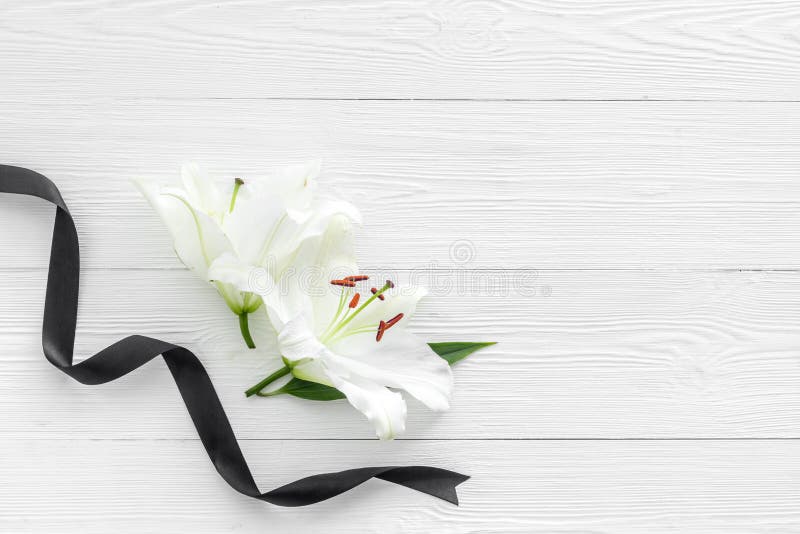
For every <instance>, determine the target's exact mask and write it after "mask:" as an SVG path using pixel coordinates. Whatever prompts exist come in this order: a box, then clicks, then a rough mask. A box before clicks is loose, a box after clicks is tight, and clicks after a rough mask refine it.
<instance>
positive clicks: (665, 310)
mask: <svg viewBox="0 0 800 534" xmlns="http://www.w3.org/2000/svg"><path fill="white" fill-rule="evenodd" d="M403 275H404V276H408V275H410V273H403ZM439 275H441V273H437V276H439ZM481 275H482V276H486V277H497V278H498V279H499V280H503V278H502V277H503V276H506V275H507V273H499V272H488V273H487V272H485V271H484V272H481ZM44 277H45V273H44V272H41V271H35V272H8V273H6V274H5V276H4V277H3V279H2V282H0V295H2V298H0V346H2V347H3V354H4V357H3V358H2V359H0V384H2V386H3V387H2V388H0V403H1V404H2V405H3V406H4V409H3V412H4V415H3V433H4V435H6V436H8V437H12V436H20V437H37V438H43V439H60V438H65V437H86V436H92V437H96V438H113V437H129V438H134V437H159V438H181V439H184V438H192V437H194V435H195V434H194V429H193V428H192V426H191V423H190V421H189V418H188V416H187V414H186V413H185V410H184V407H183V405H182V403H181V401H180V398H179V396H178V394H177V391H176V389H175V387H174V385H173V384H172V380H171V378H170V376H169V374H168V372H167V370H166V367H165V366H164V364H163V363H162V362H160V361H158V362H153V363H152V364H150V365H148V366H146V367H145V368H143V369H140V370H138V371H137V372H135V373H133V374H132V375H129V376H128V377H125V378H124V379H121V380H119V381H117V382H114V383H111V384H107V385H104V386H98V387H86V386H81V385H80V384H77V383H75V382H73V381H71V380H70V379H69V378H67V377H65V376H62V375H61V374H60V373H58V372H57V371H55V370H54V369H52V368H51V367H50V365H49V364H48V363H47V362H46V361H45V360H44V358H43V356H42V355H41V349H40V343H39V340H38V336H39V331H40V330H39V329H40V324H41V323H40V321H41V306H42V302H43V287H44ZM84 278H85V279H84V286H83V290H82V293H81V310H80V319H79V331H78V338H77V347H78V350H77V354H79V355H81V357H83V356H85V355H88V354H90V353H93V352H95V351H97V350H100V349H101V348H103V347H105V346H106V345H108V344H110V343H112V342H114V341H116V340H117V339H119V338H120V337H122V336H124V335H128V334H132V333H140V334H146V335H153V336H155V337H161V338H163V339H166V340H169V341H172V342H175V343H178V344H183V345H186V346H188V347H190V348H191V349H193V350H196V351H197V353H198V354H199V355H200V357H201V358H202V360H203V362H204V363H205V364H206V365H207V367H208V369H209V372H210V374H211V376H212V379H213V380H214V383H215V385H216V388H217V391H218V392H219V394H220V396H221V398H222V400H223V404H224V405H225V407H226V409H227V410H228V413H229V415H230V417H231V420H232V421H233V426H234V428H235V429H236V431H237V433H238V435H239V436H240V437H243V438H275V439H278V438H280V439H290V438H351V437H357V438H369V437H372V435H373V433H372V430H371V428H370V426H369V425H368V424H367V423H366V421H365V420H363V419H362V417H361V415H360V414H358V413H357V412H355V411H354V410H352V409H351V408H350V407H349V406H348V405H347V404H346V403H345V402H335V403H314V402H309V401H301V400H298V399H294V398H272V399H245V397H244V395H243V391H244V390H245V389H246V388H247V387H249V386H251V385H252V384H254V383H255V382H257V381H258V380H260V379H261V378H262V377H263V376H266V375H267V374H268V373H269V372H271V371H272V370H274V369H275V368H277V366H278V365H279V364H278V362H277V357H276V355H275V351H274V348H273V347H272V346H271V344H270V343H269V341H267V339H268V338H267V336H266V332H265V331H264V330H259V331H257V332H256V337H257V339H258V340H259V345H261V347H260V348H261V349H262V351H253V352H249V351H247V350H246V349H244V348H243V345H242V342H241V340H240V339H239V333H238V328H237V326H236V323H235V320H234V317H233V315H232V314H231V313H230V312H229V311H228V310H227V308H225V306H224V304H223V303H222V300H221V299H219V298H218V297H217V296H216V294H215V293H214V292H213V291H212V290H211V288H210V287H207V286H205V285H204V284H203V283H202V282H200V281H199V280H195V279H194V278H193V277H192V275H190V274H189V273H187V272H183V271H163V272H151V271H146V270H144V271H111V272H106V273H103V272H100V271H90V272H89V273H86V276H85V277H84ZM449 281H451V282H452V281H453V280H452V279H450V280H449ZM503 284H505V286H504V285H503ZM498 285H499V286H500V287H501V288H502V287H506V288H508V291H507V293H506V294H505V295H503V294H502V293H500V292H493V291H488V290H486V289H481V286H480V285H474V286H473V285H469V284H467V283H464V284H462V285H457V286H455V287H451V288H447V286H446V284H444V283H441V285H439V286H435V287H434V291H433V292H432V295H431V296H430V297H428V298H427V299H426V300H425V301H423V303H422V304H421V307H420V309H419V313H418V315H417V316H416V317H415V318H414V323H413V325H412V328H413V329H414V331H415V332H417V333H418V334H419V335H421V336H423V337H424V338H426V339H428V340H431V341H445V340H473V341H484V340H485V341H499V342H500V343H499V344H498V345H497V346H495V347H491V348H489V349H487V350H485V351H483V352H480V353H478V354H476V355H474V356H473V357H471V358H470V359H468V360H466V361H464V362H462V363H460V364H458V366H457V367H456V368H455V376H456V384H457V389H456V393H455V396H454V399H453V402H452V409H451V410H450V411H449V412H447V413H443V414H433V413H430V412H428V411H427V410H425V409H424V408H423V407H421V406H420V405H418V404H417V403H416V402H413V401H412V402H411V403H410V411H409V432H408V434H407V435H406V437H408V438H437V439H440V438H469V439H474V438H491V439H495V438H591V437H603V438H622V437H626V438H638V437H648V438H673V437H695V438H711V437H715V438H718V437H727V438H737V437H740V438H741V437H747V438H752V437H772V438H784V437H800V433H798V428H800V390H798V388H797V384H798V383H800V366H798V364H797V357H798V347H800V329H798V327H797V321H796V318H797V317H798V316H799V315H800V273H796V272H729V271H725V272H689V273H687V272H657V271H653V272H631V271H588V272H583V271H559V272H542V273H539V276H538V278H536V279H532V280H529V281H528V282H527V285H524V286H517V287H515V286H514V282H513V281H510V280H507V279H506V280H505V281H504V282H502V283H501V284H498ZM254 323H255V325H256V328H260V326H259V325H261V324H262V323H261V322H260V321H258V320H257V319H256V320H254Z"/></svg>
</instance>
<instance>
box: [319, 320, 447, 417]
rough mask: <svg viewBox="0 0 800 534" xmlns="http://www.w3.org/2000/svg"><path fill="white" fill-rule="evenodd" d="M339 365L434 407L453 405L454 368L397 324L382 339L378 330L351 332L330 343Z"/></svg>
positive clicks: (439, 409) (438, 408) (443, 408)
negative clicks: (395, 328) (361, 332)
mask: <svg viewBox="0 0 800 534" xmlns="http://www.w3.org/2000/svg"><path fill="white" fill-rule="evenodd" d="M331 352H332V354H333V356H332V358H333V359H334V361H335V363H336V364H337V365H338V366H339V368H347V369H348V370H349V371H350V372H351V373H353V374H357V375H359V376H361V377H363V378H365V379H367V380H370V381H372V382H375V383H378V384H381V385H384V386H388V387H392V388H397V389H403V390H405V391H407V392H408V393H409V394H410V395H412V396H414V397H415V398H416V399H417V400H419V401H420V402H422V403H423V404H424V405H425V406H427V407H428V408H430V409H431V410H435V411H443V410H447V409H448V408H449V407H450V395H451V394H452V391H453V372H452V370H451V369H450V366H449V365H448V364H447V362H446V361H445V360H443V359H442V358H440V357H439V356H438V355H437V354H436V353H435V352H433V350H431V348H430V347H429V346H428V344H427V343H425V342H424V341H422V340H421V339H420V338H418V337H417V336H415V335H413V334H411V333H410V332H407V331H403V330H399V331H395V330H394V328H392V329H391V330H389V331H388V332H386V334H385V336H384V338H383V339H382V340H381V342H380V343H377V342H376V341H375V334H374V333H373V334H358V335H354V336H350V337H348V338H346V339H344V340H342V341H340V342H339V343H337V344H336V345H333V346H332V347H331Z"/></svg>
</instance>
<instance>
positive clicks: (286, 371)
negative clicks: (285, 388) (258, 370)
mask: <svg viewBox="0 0 800 534" xmlns="http://www.w3.org/2000/svg"><path fill="white" fill-rule="evenodd" d="M291 372H292V371H291V369H289V367H287V366H283V367H282V368H281V369H278V370H277V371H275V372H274V373H272V374H271V375H269V376H268V377H267V378H265V379H264V380H262V381H261V382H259V383H258V384H256V385H255V386H253V387H251V388H250V389H248V390H247V391H245V392H244V394H245V396H247V397H252V396H253V395H256V394H259V393H260V391H261V390H262V389H264V388H265V387H267V386H268V385H270V384H272V383H273V382H275V381H276V380H277V379H279V378H280V377H282V376H286V375H288V374H289V373H291ZM262 396H264V395H262Z"/></svg>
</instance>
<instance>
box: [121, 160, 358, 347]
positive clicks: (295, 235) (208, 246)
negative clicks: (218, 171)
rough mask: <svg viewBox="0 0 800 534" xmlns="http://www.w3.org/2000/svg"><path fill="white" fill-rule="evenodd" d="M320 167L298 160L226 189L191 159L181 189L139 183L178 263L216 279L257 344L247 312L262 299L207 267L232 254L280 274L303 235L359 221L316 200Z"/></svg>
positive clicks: (349, 211) (344, 208)
mask: <svg viewBox="0 0 800 534" xmlns="http://www.w3.org/2000/svg"><path fill="white" fill-rule="evenodd" d="M319 171H320V165H319V162H311V163H308V164H304V165H293V166H289V167H284V168H282V169H279V170H278V171H276V172H274V173H273V174H271V175H269V176H267V177H263V178H255V179H248V180H247V181H244V180H242V179H240V178H236V179H235V180H231V182H230V185H229V187H228V188H226V189H225V190H222V189H220V188H219V187H218V186H217V184H216V183H215V182H214V181H212V180H211V179H210V178H209V177H208V176H207V175H206V174H205V173H204V172H203V171H202V170H200V168H199V167H198V166H197V165H195V164H186V165H184V166H183V168H182V169H181V178H182V184H181V185H182V187H180V186H177V185H164V184H157V183H154V182H151V181H144V180H138V181H136V182H135V183H136V185H137V187H138V188H139V190H140V191H141V193H142V194H143V195H144V196H145V198H146V199H147V200H148V201H149V202H150V204H151V205H152V206H153V208H154V209H155V210H156V212H157V213H158V215H159V216H160V217H161V219H162V221H163V222H164V224H165V225H166V227H167V229H168V230H169V232H170V234H171V235H172V238H173V242H174V247H175V252H176V253H177V255H178V257H179V258H180V260H181V261H182V262H183V263H184V264H185V265H186V266H187V267H188V268H189V269H191V270H192V271H194V272H195V274H197V276H199V277H200V278H202V279H203V280H206V281H209V282H212V283H213V284H214V285H215V286H216V288H217V291H218V292H219V294H220V295H222V297H223V298H224V299H225V302H226V303H227V305H228V307H229V308H230V309H231V311H233V313H235V314H236V315H238V316H239V321H240V327H241V329H242V335H243V337H244V338H245V341H246V342H247V344H248V346H250V347H251V348H252V347H253V346H254V345H253V342H252V338H251V337H250V333H249V328H248V323H247V316H248V314H249V313H252V312H254V311H255V310H256V309H258V308H259V306H261V299H260V298H259V296H258V295H254V294H252V293H251V292H249V291H240V290H239V289H238V288H237V287H235V286H233V285H230V284H226V283H223V282H220V281H215V280H214V279H213V277H211V276H209V273H208V269H209V267H210V266H211V264H212V263H213V262H214V260H216V259H217V258H218V257H220V256H222V255H223V254H227V255H233V256H234V257H236V258H237V259H238V261H240V262H242V263H243V264H247V265H253V266H258V267H262V268H267V269H269V270H270V271H276V272H280V271H281V270H282V269H284V268H285V267H286V265H288V264H289V263H290V262H291V261H292V258H293V256H294V255H295V254H296V253H297V251H298V249H299V247H300V246H301V245H302V244H303V242H304V241H305V240H307V239H310V238H313V237H316V236H319V235H321V234H322V233H323V232H324V231H325V229H326V228H327V226H328V221H329V220H330V219H331V217H333V216H336V215H339V214H343V215H345V216H347V217H350V218H352V219H353V220H356V221H357V220H359V217H360V216H359V214H358V211H357V210H356V209H355V207H353V206H352V205H351V204H349V203H347V202H343V201H338V200H330V199H315V198H314V194H313V192H314V186H315V182H314V181H315V179H316V177H317V176H318V174H319Z"/></svg>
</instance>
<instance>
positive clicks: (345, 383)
mask: <svg viewBox="0 0 800 534" xmlns="http://www.w3.org/2000/svg"><path fill="white" fill-rule="evenodd" d="M326 363H327V362H326ZM326 367H327V366H326ZM328 376H329V377H330V379H331V382H332V384H333V387H335V388H336V389H338V390H339V391H341V392H342V393H344V395H345V397H347V401H348V402H349V403H350V404H351V405H352V406H353V408H355V409H356V410H358V411H360V412H361V413H363V414H364V415H365V416H367V419H368V420H369V421H370V422H371V423H372V425H373V426H374V427H375V434H376V435H377V436H378V437H379V438H380V439H393V438H394V437H396V436H399V435H401V434H403V433H404V432H405V431H406V415H407V412H408V408H407V407H406V401H405V400H404V399H403V396H402V395H400V394H399V393H396V392H394V391H390V390H388V389H386V388H385V387H383V386H380V385H378V384H376V383H374V382H370V381H369V380H365V379H363V378H361V377H358V376H347V377H343V376H340V375H338V374H337V373H336V372H333V371H331V370H330V369H329V370H328Z"/></svg>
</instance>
